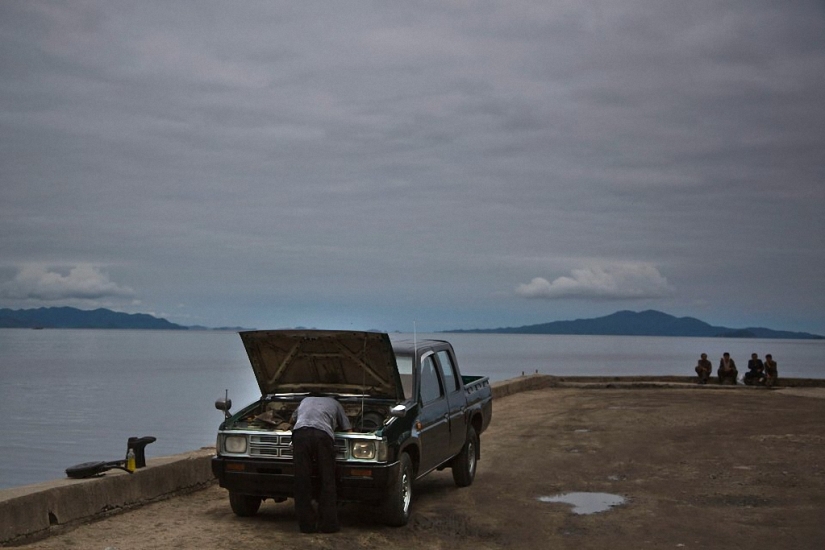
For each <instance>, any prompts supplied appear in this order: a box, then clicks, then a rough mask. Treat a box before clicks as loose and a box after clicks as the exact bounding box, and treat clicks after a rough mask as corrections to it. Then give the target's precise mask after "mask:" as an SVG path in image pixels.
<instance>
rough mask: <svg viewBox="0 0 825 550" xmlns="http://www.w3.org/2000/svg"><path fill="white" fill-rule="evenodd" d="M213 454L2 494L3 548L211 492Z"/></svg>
mask: <svg viewBox="0 0 825 550" xmlns="http://www.w3.org/2000/svg"><path fill="white" fill-rule="evenodd" d="M491 386H492V390H493V397H494V399H500V398H502V397H505V396H508V395H512V394H516V393H520V392H525V391H532V390H540V389H544V388H550V387H558V388H593V389H599V388H605V389H617V388H629V389H643V388H651V389H656V388H682V389H686V390H697V391H763V392H764V391H780V392H797V393H798V392H803V393H805V392H807V393H810V392H814V393H816V395H810V396H812V397H825V380H820V379H782V380H781V381H780V385H779V386H778V387H776V388H771V389H767V388H759V387H750V386H742V385H738V386H719V385H716V384H709V385H704V386H699V385H697V384H696V378H695V377H687V376H684V377H681V376H667V377H655V376H637V377H575V376H567V377H558V376H548V375H541V374H533V375H528V376H522V377H519V378H514V379H511V380H506V381H502V382H496V383H493V384H491ZM494 410H495V404H494ZM493 422H495V413H494V414H493ZM213 455H214V449H213V448H211V447H206V448H203V449H199V450H196V451H192V452H187V453H181V454H177V455H173V456H168V457H161V458H150V459H148V460H147V465H146V468H142V469H139V470H137V471H136V472H135V473H133V474H128V473H126V472H123V471H120V470H110V471H108V472H106V473H105V474H102V475H100V476H97V477H94V478H88V479H68V478H66V479H61V480H55V481H49V482H45V483H39V484H35V485H27V486H24V487H16V488H12V489H3V490H0V545H3V546H6V545H9V544H17V543H22V542H27V541H32V540H37V539H41V538H44V537H47V536H50V535H52V534H57V533H61V532H63V531H65V530H66V529H70V528H71V527H73V526H76V525H79V524H83V523H88V522H90V521H94V520H98V519H102V518H105V517H107V516H110V515H113V514H118V513H120V512H123V511H126V510H129V509H132V508H135V507H137V506H141V505H143V504H147V503H150V502H154V501H158V500H163V499H167V498H170V497H173V496H176V495H180V494H184V493H188V492H192V491H196V490H199V489H203V488H205V487H208V486H210V485H211V484H213V483H214V478H213V476H212V471H211V466H210V459H211V457H212V456H213Z"/></svg>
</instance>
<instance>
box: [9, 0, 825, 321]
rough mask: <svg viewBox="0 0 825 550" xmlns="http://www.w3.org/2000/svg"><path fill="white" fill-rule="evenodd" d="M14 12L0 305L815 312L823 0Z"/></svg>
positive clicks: (185, 312) (399, 311)
mask: <svg viewBox="0 0 825 550" xmlns="http://www.w3.org/2000/svg"><path fill="white" fill-rule="evenodd" d="M0 12H2V13H0V15H2V17H0V46H2V47H0V177H2V182H3V184H2V188H0V258H2V260H0V261H1V262H2V266H0V268H2V269H0V274H4V276H5V279H4V280H3V281H2V285H3V286H2V288H3V289H4V290H3V300H4V304H0V305H4V306H10V307H28V306H29V305H33V304H36V303H37V301H38V300H45V299H50V300H52V301H54V300H57V299H59V297H60V290H59V289H61V288H62V289H63V290H64V291H65V297H66V299H78V292H77V290H76V287H77V285H76V284H75V283H74V278H73V276H72V275H71V273H72V269H79V270H80V271H76V272H75V273H76V277H78V278H79V279H78V280H82V281H86V283H88V284H89V285H90V287H94V286H95V285H94V284H93V283H94V282H95V281H96V283H97V285H98V286H99V287H101V288H102V289H103V290H104V293H103V294H101V295H100V297H99V298H98V297H96V296H95V295H94V293H93V292H90V293H88V294H86V295H85V296H87V301H88V303H89V304H100V303H103V302H104V301H105V303H106V304H107V305H113V304H114V305H117V300H120V301H121V307H123V308H130V307H133V308H134V307H136V306H133V305H131V304H133V302H134V301H135V300H139V301H140V302H141V303H142V304H144V305H142V306H141V307H150V308H152V309H154V310H157V311H162V310H163V309H164V308H166V309H167V311H166V313H167V314H169V315H171V316H175V318H177V319H179V320H182V321H183V322H186V319H187V318H190V319H192V322H199V323H201V324H214V325H219V324H247V325H259V326H273V325H291V324H307V325H311V324H315V325H323V324H330V323H340V322H342V320H344V319H346V316H347V315H351V316H352V318H353V319H356V320H355V321H354V322H362V321H363V322H364V323H366V326H367V327H369V328H372V327H373V326H375V325H376V324H377V323H378V322H381V323H385V324H387V325H388V327H387V328H395V327H397V326H401V325H402V324H404V323H406V322H407V320H408V319H410V318H411V316H413V315H415V316H417V317H418V318H419V319H421V318H422V317H430V318H432V319H433V321H432V327H431V328H433V329H436V328H448V327H454V326H487V325H496V326H499V325H502V324H508V323H513V324H525V323H529V322H543V321H547V320H552V319H557V318H565V317H568V316H572V315H575V316H577V317H582V316H587V315H589V314H602V313H609V311H606V310H605V309H604V307H605V305H604V300H605V299H606V298H610V299H622V300H624V301H626V304H625V305H626V306H627V307H628V308H633V307H644V308H648V307H657V308H659V309H663V310H667V311H670V312H673V313H676V314H690V315H695V316H697V317H701V318H708V320H710V321H713V322H717V323H719V324H728V325H734V324H737V323H739V322H740V321H742V324H749V323H748V322H747V321H749V320H751V319H754V318H755V319H756V320H758V321H759V322H760V324H771V323H774V324H779V325H781V326H782V327H787V328H800V329H807V330H819V331H820V332H823V331H825V320H823V319H822V316H821V313H820V312H821V311H823V306H825V302H823V301H822V300H823V299H825V298H822V297H821V292H819V289H820V288H821V286H822V282H823V281H822V277H821V275H820V274H821V273H823V272H825V252H823V250H824V249H825V247H823V246H822V244H823V235H825V227H824V226H823V222H822V221H821V220H822V217H821V215H820V211H821V210H822V207H823V203H825V200H824V199H825V190H824V189H823V185H822V182H823V176H825V173H823V172H825V170H824V169H823V165H822V163H821V161H819V156H820V151H821V150H823V148H824V147H825V138H823V135H822V132H821V128H822V127H823V125H825V104H823V102H822V101H821V97H822V95H823V92H824V91H825V76H823V72H822V71H821V70H820V68H821V67H822V66H823V61H825V54H824V52H823V47H822V41H821V36H823V30H825V28H824V27H825V26H824V25H823V21H824V20H825V14H823V8H822V7H821V4H819V3H816V2H807V3H806V2H795V3H792V4H781V5H780V4H775V3H767V2H721V3H720V2H710V1H706V2H704V1H703V2H698V3H689V4H679V5H663V4H661V3H659V2H652V1H631V2H622V3H621V4H616V3H615V2H607V1H604V2H601V1H592V0H591V1H587V2H553V3H547V2H508V3H506V4H501V5H495V4H484V5H474V4H464V3H444V2H438V3H408V4H405V5H404V6H399V7H395V6H393V7H390V6H386V5H383V4H367V3H355V4H346V5H343V4H337V3H335V4H332V3H331V4H323V5H321V4H304V3H300V4H298V3H290V4H257V3H238V4H232V5H226V4H222V3H199V4H197V5H194V4H189V3H183V2H180V3H178V2H173V3H139V4H112V3H104V2H95V1H89V2H73V3H70V4H51V3H40V2H6V3H4V4H3V5H2V7H0ZM56 274H57V275H59V277H56ZM84 274H85V275H84ZM80 286H82V285H80ZM37 289H39V290H37ZM44 289H48V291H46V290H44ZM73 289H74V290H73ZM81 295H82V293H81ZM530 297H534V298H535V297H544V298H553V301H552V304H553V307H554V309H553V310H552V311H548V310H547V304H548V303H549V302H547V301H545V300H528V299H525V298H530ZM178 304H183V307H180V308H178V307H177V306H178ZM417 309H420V311H417ZM342 312H343V313H342ZM187 316H188V317H187ZM370 319H377V320H378V321H376V322H371V321H370ZM750 324H752V323H750ZM780 328H781V327H780Z"/></svg>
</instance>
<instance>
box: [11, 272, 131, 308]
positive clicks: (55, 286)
mask: <svg viewBox="0 0 825 550" xmlns="http://www.w3.org/2000/svg"><path fill="white" fill-rule="evenodd" d="M134 295H135V291H134V290H132V289H131V288H129V287H126V286H121V285H118V284H116V283H114V282H112V281H110V280H109V276H108V275H106V274H105V273H103V272H102V271H101V270H100V268H99V267H97V266H92V265H78V266H73V267H71V268H68V269H66V270H65V272H64V273H61V270H59V269H54V268H50V267H46V266H40V265H27V266H24V267H22V268H20V270H19V271H18V273H17V274H16V276H15V277H14V279H13V280H11V281H8V282H5V283H4V284H2V285H0V297H3V298H8V299H12V300H40V301H44V302H54V301H60V300H100V299H102V298H113V297H114V298H131V297H133V296H134Z"/></svg>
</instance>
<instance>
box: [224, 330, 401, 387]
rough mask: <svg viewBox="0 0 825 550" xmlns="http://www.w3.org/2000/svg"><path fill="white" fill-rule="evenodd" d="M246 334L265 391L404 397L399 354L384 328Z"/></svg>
mask: <svg viewBox="0 0 825 550" xmlns="http://www.w3.org/2000/svg"><path fill="white" fill-rule="evenodd" d="M240 336H241V340H243V344H244V347H245V348H246V353H247V355H249V362H250V363H251V364H252V370H253V371H255V377H256V378H257V379H258V386H259V387H260V388H261V395H269V394H275V393H304V392H318V393H337V394H357V395H366V396H368V397H379V398H385V399H393V400H401V399H403V390H402V389H401V379H400V378H399V376H398V367H397V366H396V363H395V354H394V353H393V351H392V345H391V344H390V337H389V336H387V335H386V334H384V333H380V332H355V331H333V330H254V331H248V332H241V333H240Z"/></svg>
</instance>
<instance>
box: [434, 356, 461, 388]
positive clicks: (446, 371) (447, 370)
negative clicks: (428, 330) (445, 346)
mask: <svg viewBox="0 0 825 550" xmlns="http://www.w3.org/2000/svg"><path fill="white" fill-rule="evenodd" d="M437 355H438V363H439V365H441V376H442V377H443V378H444V386H445V387H446V388H447V393H453V392H454V391H456V390H457V389H458V378H457V377H456V375H455V366H454V365H453V361H452V359H450V354H449V353H448V352H446V351H445V350H441V351H439V352H438V353H437Z"/></svg>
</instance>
